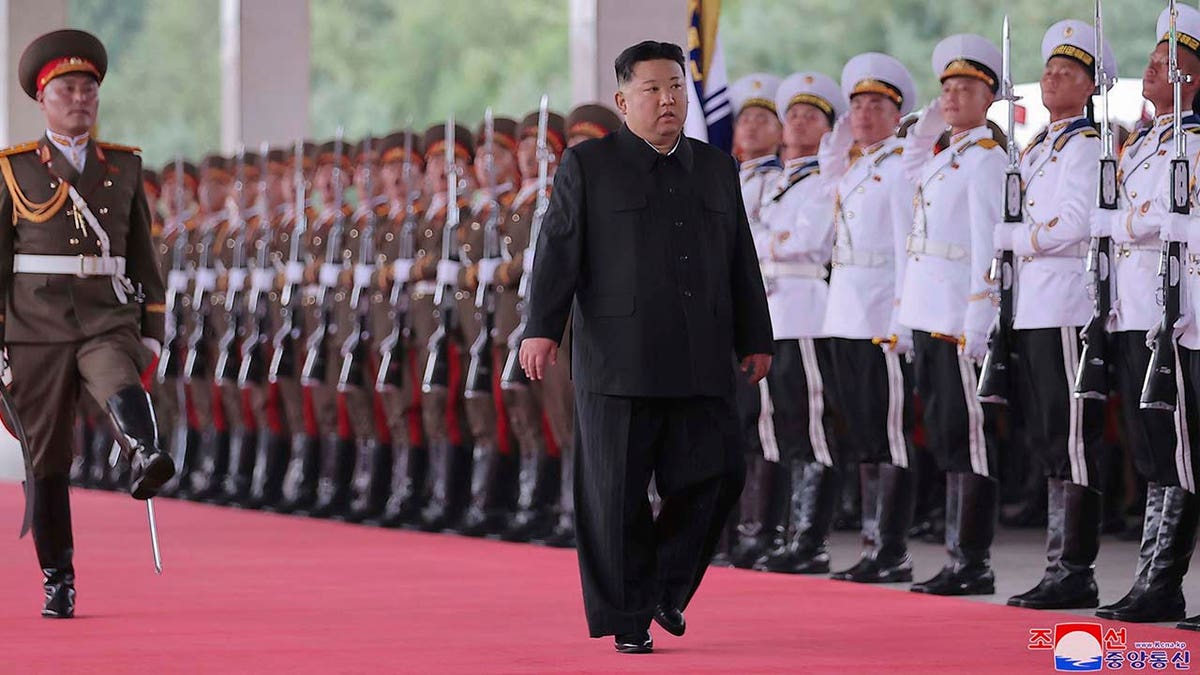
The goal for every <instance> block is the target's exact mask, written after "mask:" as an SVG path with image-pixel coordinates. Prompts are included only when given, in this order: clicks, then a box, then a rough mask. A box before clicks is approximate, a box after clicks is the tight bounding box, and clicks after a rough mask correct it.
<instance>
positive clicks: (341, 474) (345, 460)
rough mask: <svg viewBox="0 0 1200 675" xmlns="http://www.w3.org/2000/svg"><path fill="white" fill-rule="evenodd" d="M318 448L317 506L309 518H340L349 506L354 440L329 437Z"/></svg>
mask: <svg viewBox="0 0 1200 675" xmlns="http://www.w3.org/2000/svg"><path fill="white" fill-rule="evenodd" d="M323 441H324V442H323V444H322V446H321V476H320V478H318V479H317V502H316V504H314V505H313V508H312V511H310V512H309V515H310V516H312V517H313V518H344V517H345V516H346V511H347V509H348V508H349V506H350V481H351V480H353V479H354V464H355V455H356V454H357V452H356V450H357V448H355V446H354V439H352V438H342V437H341V436H339V435H337V434H331V435H329V436H326V437H325V438H324V439H323Z"/></svg>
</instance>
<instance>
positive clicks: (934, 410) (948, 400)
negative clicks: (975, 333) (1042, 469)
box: [913, 330, 999, 478]
mask: <svg viewBox="0 0 1200 675" xmlns="http://www.w3.org/2000/svg"><path fill="white" fill-rule="evenodd" d="M913 370H914V373H915V375H916V381H917V393H918V394H920V395H921V399H922V401H924V403H925V414H924V421H925V434H926V437H927V438H928V439H929V448H930V450H932V451H933V456H934V458H935V459H936V460H937V463H938V468H939V469H941V470H942V471H949V472H951V473H968V472H969V473H976V474H979V475H981V476H988V477H991V478H998V477H999V476H997V475H996V471H995V467H996V453H997V450H998V443H997V440H996V411H995V408H994V406H993V404H989V403H980V401H979V399H978V398H976V396H975V390H976V389H977V388H978V386H979V367H978V366H977V365H975V364H973V363H971V362H970V361H968V360H967V359H964V358H962V357H960V356H959V353H958V345H957V344H955V343H953V342H949V341H947V340H945V339H942V338H935V337H933V336H932V335H930V334H929V333H926V332H925V331H919V330H917V331H913Z"/></svg>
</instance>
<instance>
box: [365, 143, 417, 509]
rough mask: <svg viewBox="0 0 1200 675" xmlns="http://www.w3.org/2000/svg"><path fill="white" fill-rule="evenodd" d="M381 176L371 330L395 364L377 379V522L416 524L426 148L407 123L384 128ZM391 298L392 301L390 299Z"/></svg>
mask: <svg viewBox="0 0 1200 675" xmlns="http://www.w3.org/2000/svg"><path fill="white" fill-rule="evenodd" d="M379 161H380V170H379V173H380V178H381V179H382V186H383V191H384V194H385V195H387V198H388V201H387V205H388V212H387V218H386V219H385V220H384V222H382V223H380V228H379V230H378V243H377V245H376V246H377V248H376V250H377V251H378V256H377V258H376V261H377V262H376V269H377V274H378V279H379V286H380V289H381V290H383V291H386V293H385V294H381V296H380V299H379V301H378V302H377V303H376V307H375V324H374V325H375V329H374V330H375V335H376V336H377V342H378V344H379V349H380V352H381V357H382V355H383V353H384V352H387V353H388V355H389V356H388V358H389V362H390V359H391V357H392V356H395V357H397V362H396V363H394V364H391V365H390V366H389V368H390V369H392V372H393V375H392V376H391V377H392V378H393V379H391V380H390V381H389V382H385V383H382V384H383V386H382V388H381V390H380V396H381V397H382V398H383V407H384V413H385V415H386V417H387V425H388V431H389V433H390V435H391V439H392V470H391V485H390V487H389V489H388V498H387V502H386V504H385V505H384V509H383V513H382V514H381V515H380V517H379V523H380V524H381V525H383V526H384V527H399V526H406V525H414V524H416V523H417V522H418V521H419V519H420V515H421V511H422V509H424V508H425V505H426V503H427V501H428V497H429V494H428V490H427V488H428V484H427V476H428V473H429V448H428V445H427V444H426V442H425V433H424V428H423V426H422V421H421V377H422V374H423V372H424V362H422V361H419V360H418V357H419V355H420V353H421V346H420V345H418V344H417V343H416V342H415V340H414V339H413V331H412V316H411V308H412V306H411V300H410V294H411V293H414V292H415V290H414V289H413V288H412V287H411V283H410V278H411V276H410V275H411V273H412V266H413V257H412V256H415V255H416V251H417V248H416V247H417V244H416V238H417V234H418V232H417V229H418V227H419V226H420V220H421V218H422V213H423V209H424V208H425V203H424V200H423V199H422V197H421V189H422V185H423V183H424V176H423V172H424V169H425V154H424V153H423V152H422V149H421V138H420V137H419V136H418V135H417V134H416V133H414V132H413V130H412V129H405V130H404V131H400V132H396V133H393V134H389V135H388V136H386V137H384V139H383V141H382V142H381V143H380V145H379ZM393 300H394V302H393Z"/></svg>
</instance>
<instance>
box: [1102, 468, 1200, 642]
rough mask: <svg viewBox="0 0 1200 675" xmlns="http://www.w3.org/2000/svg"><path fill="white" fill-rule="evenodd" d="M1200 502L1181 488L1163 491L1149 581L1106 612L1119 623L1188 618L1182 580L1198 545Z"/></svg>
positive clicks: (1147, 571) (1148, 572)
mask: <svg viewBox="0 0 1200 675" xmlns="http://www.w3.org/2000/svg"><path fill="white" fill-rule="evenodd" d="M1198 520H1200V499H1197V497H1196V495H1194V494H1192V493H1190V492H1188V491H1187V490H1185V489H1183V488H1181V487H1173V486H1172V487H1168V488H1166V489H1165V490H1164V491H1163V504H1162V517H1161V521H1160V523H1159V526H1158V537H1157V539H1156V540H1155V544H1154V555H1153V558H1151V560H1150V567H1149V569H1147V570H1146V581H1145V583H1144V584H1143V585H1142V587H1141V589H1140V591H1139V592H1137V593H1136V594H1135V595H1134V597H1133V598H1131V599H1130V601H1129V602H1128V603H1127V604H1126V605H1125V606H1124V607H1122V608H1120V609H1115V610H1113V611H1111V612H1106V613H1105V614H1106V616H1109V617H1111V618H1113V619H1115V620H1117V621H1129V622H1132V623H1151V622H1158V621H1179V620H1181V619H1183V618H1184V616H1185V611H1184V610H1185V606H1184V598H1183V590H1182V588H1183V576H1184V575H1185V574H1187V570H1188V565H1189V564H1190V563H1191V560H1192V549H1193V548H1194V547H1195V545H1196V526H1197V521H1198Z"/></svg>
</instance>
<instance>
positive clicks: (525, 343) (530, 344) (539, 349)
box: [520, 338, 558, 380]
mask: <svg viewBox="0 0 1200 675" xmlns="http://www.w3.org/2000/svg"><path fill="white" fill-rule="evenodd" d="M520 357H521V368H522V369H523V370H524V371H525V374H526V375H528V376H529V379H531V380H540V379H542V378H543V377H545V375H546V369H547V368H549V367H550V366H553V365H554V364H556V363H558V345H557V344H555V343H554V340H551V339H550V338H525V339H524V340H521V353H520Z"/></svg>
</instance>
